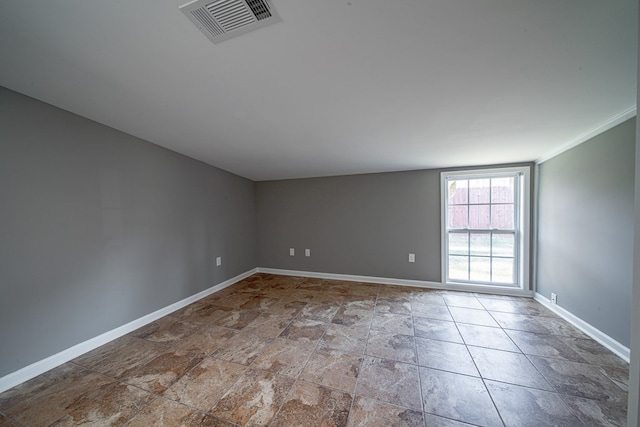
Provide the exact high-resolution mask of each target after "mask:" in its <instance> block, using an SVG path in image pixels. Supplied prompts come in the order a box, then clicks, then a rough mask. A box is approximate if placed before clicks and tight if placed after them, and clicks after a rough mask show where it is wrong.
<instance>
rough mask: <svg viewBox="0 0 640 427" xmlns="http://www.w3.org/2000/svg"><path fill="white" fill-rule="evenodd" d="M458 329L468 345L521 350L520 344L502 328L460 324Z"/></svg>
mask: <svg viewBox="0 0 640 427" xmlns="http://www.w3.org/2000/svg"><path fill="white" fill-rule="evenodd" d="M458 330H459V331H460V334H461V335H462V339H464V342H465V344H467V345H472V346H476V347H486V348H493V349H496V350H506V351H515V352H520V349H519V348H518V346H517V345H515V344H514V342H513V341H512V340H511V338H509V336H508V335H507V334H506V333H505V332H504V331H503V330H502V329H500V328H492V327H490V326H478V325H465V324H460V325H458Z"/></svg>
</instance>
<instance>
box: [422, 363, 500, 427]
mask: <svg viewBox="0 0 640 427" xmlns="http://www.w3.org/2000/svg"><path fill="white" fill-rule="evenodd" d="M420 380H421V387H422V399H423V405H424V412H428V413H430V414H434V415H438V416H441V417H445V418H451V419H454V420H457V421H462V422H466V423H470V424H474V425H481V426H501V425H502V421H500V416H499V415H498V412H497V411H496V408H495V406H494V405H493V402H492V400H491V397H490V396H489V392H488V391H487V389H486V387H485V386H484V383H483V381H482V379H480V378H477V377H470V376H467V375H460V374H454V373H451V372H446V371H439V370H435V369H430V368H422V367H421V368H420Z"/></svg>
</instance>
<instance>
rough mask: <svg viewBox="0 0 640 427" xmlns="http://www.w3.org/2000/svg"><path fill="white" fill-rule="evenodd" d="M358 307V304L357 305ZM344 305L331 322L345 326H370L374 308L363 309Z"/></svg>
mask: <svg viewBox="0 0 640 427" xmlns="http://www.w3.org/2000/svg"><path fill="white" fill-rule="evenodd" d="M356 307H357V306H356ZM356 307H354V306H349V305H344V304H343V306H342V307H340V309H339V310H338V312H337V313H336V315H335V316H333V320H331V323H335V324H337V325H344V326H355V327H358V326H364V327H369V326H370V325H371V320H372V319H373V309H362V308H356Z"/></svg>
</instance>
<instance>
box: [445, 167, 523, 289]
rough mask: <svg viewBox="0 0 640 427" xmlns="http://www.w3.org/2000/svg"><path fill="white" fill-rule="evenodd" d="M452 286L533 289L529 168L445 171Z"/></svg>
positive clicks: (447, 249) (448, 275) (447, 266)
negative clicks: (530, 269)
mask: <svg viewBox="0 0 640 427" xmlns="http://www.w3.org/2000/svg"><path fill="white" fill-rule="evenodd" d="M441 181H442V208H443V213H442V218H443V221H442V229H443V232H442V247H443V280H444V282H445V283H446V284H474V285H491V286H506V287H515V288H521V289H523V288H525V287H528V275H529V265H528V259H529V250H528V246H529V203H528V202H529V168H528V167H521V168H503V169H484V170H475V171H457V172H443V173H442V176H441Z"/></svg>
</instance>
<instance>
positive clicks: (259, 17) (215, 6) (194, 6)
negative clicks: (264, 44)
mask: <svg viewBox="0 0 640 427" xmlns="http://www.w3.org/2000/svg"><path fill="white" fill-rule="evenodd" d="M179 9H180V10H181V11H182V12H183V13H184V14H185V15H187V17H188V18H189V19H190V20H191V22H193V23H194V24H196V25H197V26H198V28H199V29H200V31H202V32H203V33H204V35H206V36H207V37H208V38H209V40H211V41H212V42H214V43H220V42H222V41H224V40H228V39H230V38H232V37H235V36H239V35H241V34H244V33H248V32H249V31H253V30H256V29H258V28H261V27H264V26H266V25H270V24H273V23H275V22H278V21H280V16H279V15H278V13H277V12H276V11H275V9H274V8H273V6H272V5H271V4H270V3H269V1H268V0H217V1H215V0H214V1H211V0H195V1H192V2H190V3H187V4H184V5H182V6H180V7H179Z"/></svg>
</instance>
